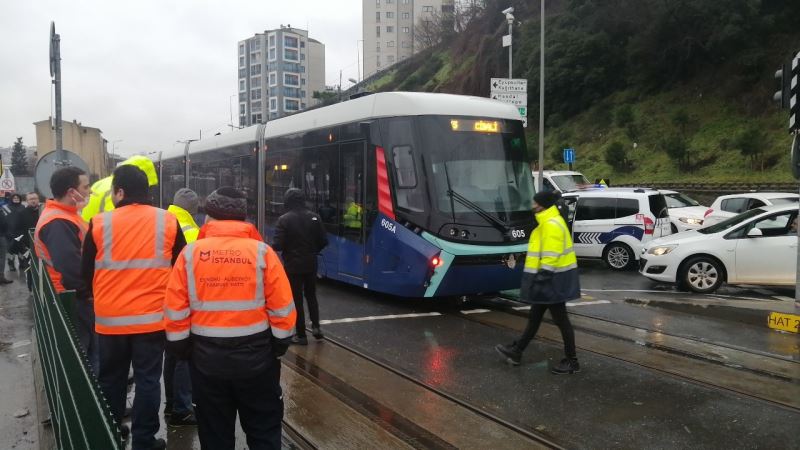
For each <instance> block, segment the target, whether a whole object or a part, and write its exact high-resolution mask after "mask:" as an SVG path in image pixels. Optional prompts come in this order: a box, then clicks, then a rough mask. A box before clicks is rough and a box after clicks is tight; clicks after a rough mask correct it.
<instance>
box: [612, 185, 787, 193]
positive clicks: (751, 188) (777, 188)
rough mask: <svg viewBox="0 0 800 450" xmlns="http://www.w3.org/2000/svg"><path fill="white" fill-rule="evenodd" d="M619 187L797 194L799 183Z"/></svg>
mask: <svg viewBox="0 0 800 450" xmlns="http://www.w3.org/2000/svg"><path fill="white" fill-rule="evenodd" d="M617 186H619V187H651V188H654V189H668V190H673V191H686V192H709V193H719V194H735V193H740V192H797V191H798V188H799V187H800V184H798V183H743V182H736V183H651V182H644V183H625V184H619V185H617Z"/></svg>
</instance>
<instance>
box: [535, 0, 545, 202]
mask: <svg viewBox="0 0 800 450" xmlns="http://www.w3.org/2000/svg"><path fill="white" fill-rule="evenodd" d="M544 1H545V0H541V2H542V11H541V24H542V25H541V27H540V29H541V33H540V36H539V183H538V184H539V185H538V186H537V189H538V190H539V192H541V191H542V190H543V188H544Z"/></svg>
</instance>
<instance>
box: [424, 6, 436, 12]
mask: <svg viewBox="0 0 800 450" xmlns="http://www.w3.org/2000/svg"><path fill="white" fill-rule="evenodd" d="M422 12H426V13H432V12H433V6H423V7H422Z"/></svg>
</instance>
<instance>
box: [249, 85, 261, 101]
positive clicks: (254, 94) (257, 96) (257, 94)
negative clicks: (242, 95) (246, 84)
mask: <svg viewBox="0 0 800 450" xmlns="http://www.w3.org/2000/svg"><path fill="white" fill-rule="evenodd" d="M250 100H261V88H258V89H253V90H252V91H250Z"/></svg>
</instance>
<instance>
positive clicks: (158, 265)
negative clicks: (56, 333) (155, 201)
mask: <svg viewBox="0 0 800 450" xmlns="http://www.w3.org/2000/svg"><path fill="white" fill-rule="evenodd" d="M111 190H112V200H113V202H114V206H115V209H114V210H113V211H110V212H104V213H101V214H98V215H96V216H94V217H93V218H92V220H91V221H90V222H89V231H88V232H87V235H86V239H85V241H84V245H83V260H82V266H83V267H82V269H83V276H84V279H85V280H87V283H91V286H92V290H93V292H94V312H95V330H96V331H97V334H98V343H99V350H100V368H99V369H100V370H99V374H98V379H99V381H100V387H102V388H103V391H104V392H105V394H106V398H107V399H108V401H109V404H110V407H111V412H112V413H113V414H114V416H115V417H116V419H117V420H118V421H120V422H121V421H122V416H123V413H124V411H125V395H126V387H127V380H128V369H129V367H130V366H131V363H132V365H133V378H134V381H135V383H136V396H135V397H134V401H133V410H132V411H131V417H132V430H131V431H132V435H133V442H132V444H133V449H134V450H136V449H151V448H165V447H166V442H165V441H164V440H163V439H160V438H159V439H156V438H155V434H156V433H157V432H158V429H159V417H158V410H159V408H160V404H161V381H160V380H161V368H162V363H163V356H164V343H165V339H164V295H165V292H166V288H167V280H168V279H169V274H170V271H171V267H172V264H173V263H174V261H175V259H176V258H177V257H178V254H179V253H180V251H181V250H182V249H183V247H184V246H185V245H186V241H185V240H184V237H183V233H181V231H180V228H179V225H178V219H177V218H176V217H175V216H174V215H173V214H172V213H170V212H167V211H165V210H163V209H159V208H155V207H153V206H150V205H149V195H148V183H147V175H145V173H144V172H143V171H142V170H141V169H139V168H138V167H136V166H132V165H124V166H120V167H117V168H116V169H115V170H114V178H113V184H112V188H111Z"/></svg>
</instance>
